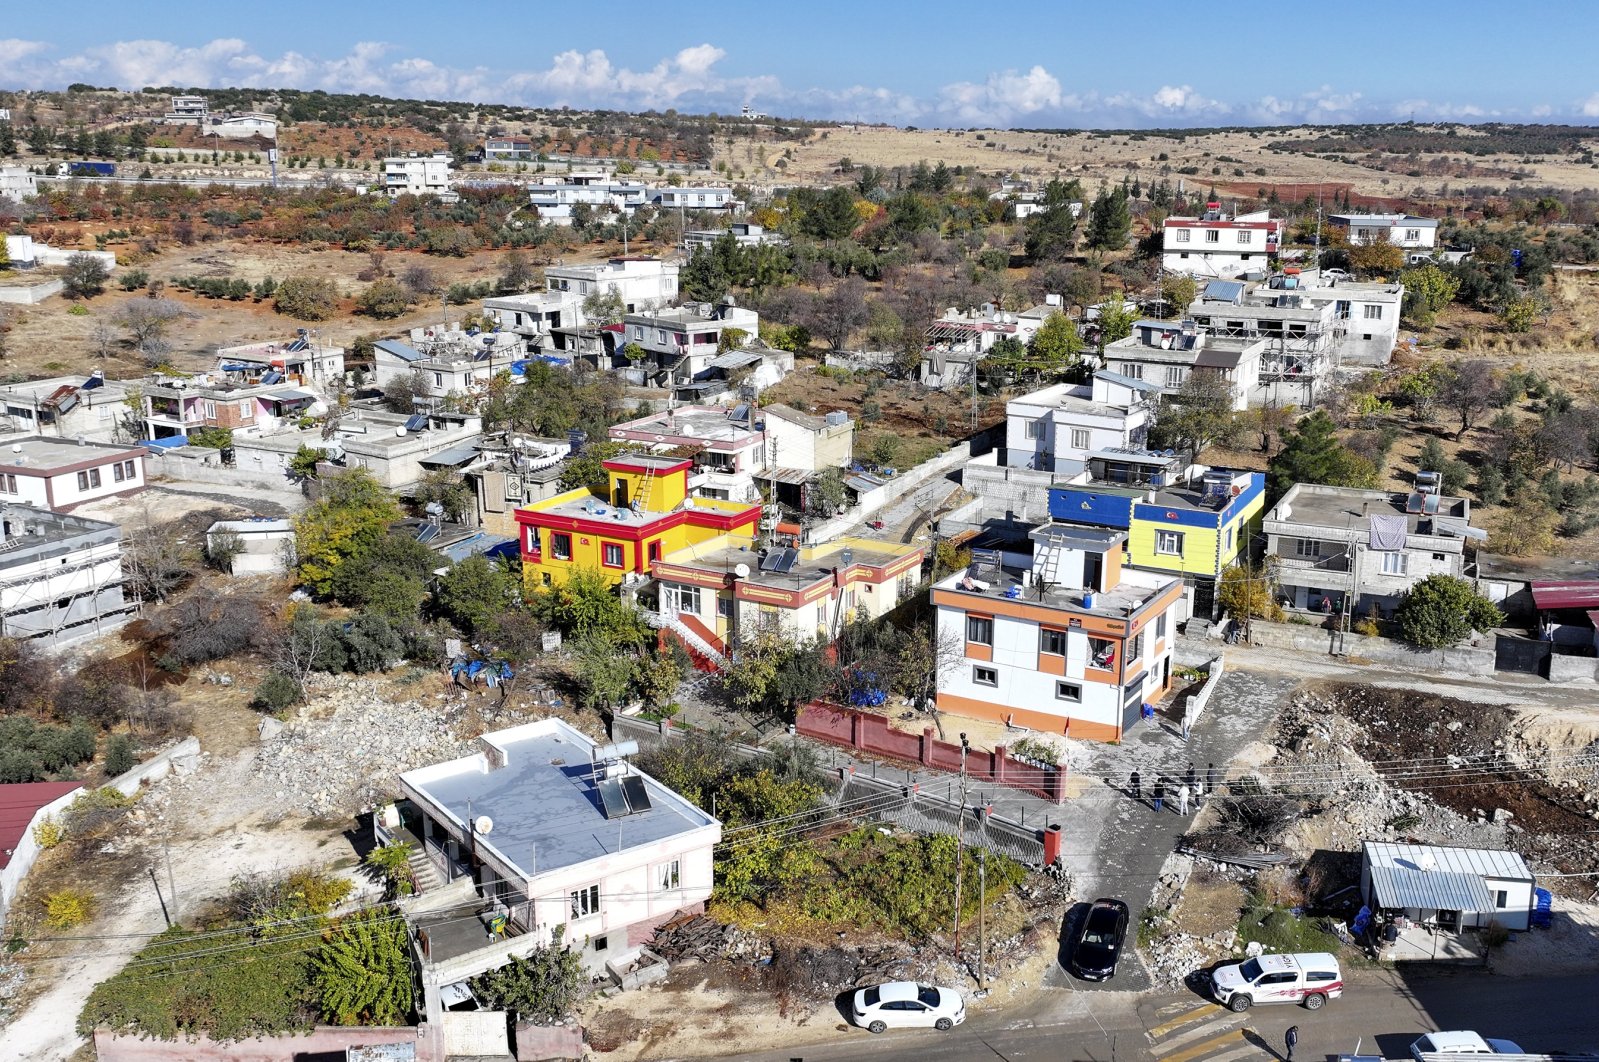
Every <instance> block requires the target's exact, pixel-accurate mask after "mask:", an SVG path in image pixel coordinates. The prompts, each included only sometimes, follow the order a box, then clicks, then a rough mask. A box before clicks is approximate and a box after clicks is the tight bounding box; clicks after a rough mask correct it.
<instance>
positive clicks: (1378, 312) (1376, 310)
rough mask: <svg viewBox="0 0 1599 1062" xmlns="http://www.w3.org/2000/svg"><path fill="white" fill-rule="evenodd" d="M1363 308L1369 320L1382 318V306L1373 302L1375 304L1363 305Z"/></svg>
mask: <svg viewBox="0 0 1599 1062" xmlns="http://www.w3.org/2000/svg"><path fill="white" fill-rule="evenodd" d="M1361 309H1362V310H1364V311H1365V315H1366V320H1368V321H1380V320H1382V307H1381V306H1378V305H1375V304H1373V305H1368V306H1363V307H1361Z"/></svg>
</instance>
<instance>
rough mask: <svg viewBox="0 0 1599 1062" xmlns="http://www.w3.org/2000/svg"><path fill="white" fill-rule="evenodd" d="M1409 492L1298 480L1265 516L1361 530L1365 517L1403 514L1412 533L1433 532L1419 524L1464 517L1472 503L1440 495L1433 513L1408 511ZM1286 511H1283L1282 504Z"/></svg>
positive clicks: (1291, 521)
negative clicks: (1442, 518)
mask: <svg viewBox="0 0 1599 1062" xmlns="http://www.w3.org/2000/svg"><path fill="white" fill-rule="evenodd" d="M1409 497H1410V496H1409V495H1408V494H1403V493H1397V492H1389V491H1384V490H1361V489H1359V488H1356V487H1327V486H1322V485H1320V484H1306V483H1301V484H1298V485H1296V486H1295V487H1294V488H1293V489H1292V490H1290V491H1289V492H1288V493H1287V494H1286V495H1285V496H1284V497H1283V499H1282V501H1279V502H1278V503H1277V505H1276V506H1275V507H1274V508H1273V509H1272V510H1271V511H1270V512H1268V513H1267V514H1266V519H1267V520H1275V521H1278V522H1280V523H1294V524H1313V525H1315V526H1318V527H1341V528H1348V529H1349V530H1351V531H1364V530H1365V529H1366V527H1367V526H1368V525H1367V517H1371V516H1403V517H1404V518H1405V530H1406V531H1407V532H1409V533H1410V534H1412V535H1416V534H1435V533H1436V529H1435V528H1434V529H1430V530H1427V531H1423V530H1421V529H1420V525H1421V524H1423V523H1427V524H1431V523H1432V522H1433V521H1434V519H1435V518H1436V517H1439V516H1441V517H1452V518H1455V519H1457V520H1465V519H1468V518H1469V517H1470V514H1471V503H1470V502H1468V501H1466V499H1464V498H1449V497H1445V498H1441V499H1440V500H1439V504H1438V512H1437V513H1436V514H1431V513H1427V514H1423V513H1407V512H1406V511H1405V503H1406V500H1407V499H1408V498H1409ZM1285 506H1286V507H1287V509H1288V514H1287V515H1286V516H1284V515H1283V509H1284V507H1285Z"/></svg>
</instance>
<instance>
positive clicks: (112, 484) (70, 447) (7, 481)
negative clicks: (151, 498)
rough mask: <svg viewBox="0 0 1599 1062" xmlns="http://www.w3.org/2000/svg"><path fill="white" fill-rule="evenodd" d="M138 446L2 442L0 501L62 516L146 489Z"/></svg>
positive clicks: (28, 440)
mask: <svg viewBox="0 0 1599 1062" xmlns="http://www.w3.org/2000/svg"><path fill="white" fill-rule="evenodd" d="M144 455H145V449H144V447H142V446H112V445H109V444H105V443H90V442H87V441H80V442H70V441H68V440H66V439H47V438H44V437H42V436H38V435H33V436H28V437H27V438H22V439H11V440H9V441H7V442H4V443H0V501H10V502H21V503H22V504H23V505H32V506H34V507H36V508H39V509H48V510H50V511H51V512H56V513H66V512H71V511H72V510H73V509H75V508H77V507H78V506H80V505H83V504H84V503H86V502H91V501H98V500H100V499H101V498H115V497H125V496H127V495H130V494H137V493H139V492H140V491H141V490H143V489H144Z"/></svg>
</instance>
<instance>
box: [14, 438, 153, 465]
mask: <svg viewBox="0 0 1599 1062" xmlns="http://www.w3.org/2000/svg"><path fill="white" fill-rule="evenodd" d="M143 453H144V447H142V446H115V445H112V444H110V443H82V444H80V443H78V442H76V441H74V440H72V439H50V438H45V437H43V436H38V435H35V436H33V437H32V438H28V439H13V440H11V441H10V442H8V443H4V444H0V467H4V468H16V469H20V470H22V471H24V472H27V471H36V472H48V471H50V470H52V469H57V468H63V467H66V466H69V465H81V464H83V463H84V462H86V461H90V462H99V461H109V460H111V459H113V458H115V457H137V456H139V455H141V454H143Z"/></svg>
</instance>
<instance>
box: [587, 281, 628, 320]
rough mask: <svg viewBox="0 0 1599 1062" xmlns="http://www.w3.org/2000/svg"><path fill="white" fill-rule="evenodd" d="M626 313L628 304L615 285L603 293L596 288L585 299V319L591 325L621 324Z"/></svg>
mask: <svg viewBox="0 0 1599 1062" xmlns="http://www.w3.org/2000/svg"><path fill="white" fill-rule="evenodd" d="M626 313H627V303H625V302H623V301H622V293H621V292H620V291H618V290H617V289H616V285H614V284H612V285H611V286H610V287H607V288H605V289H604V290H603V291H602V290H600V289H598V288H596V289H595V290H594V291H591V292H589V293H588V295H586V296H585V297H584V299H583V319H584V320H585V321H587V322H588V323H589V324H591V325H614V324H620V323H621V321H622V317H623V316H624V315H625V314H626Z"/></svg>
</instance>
